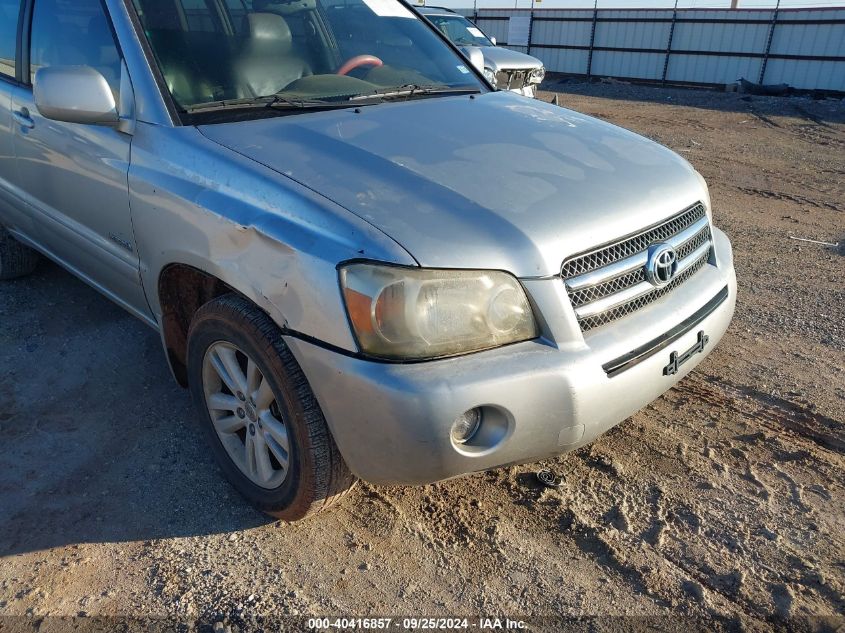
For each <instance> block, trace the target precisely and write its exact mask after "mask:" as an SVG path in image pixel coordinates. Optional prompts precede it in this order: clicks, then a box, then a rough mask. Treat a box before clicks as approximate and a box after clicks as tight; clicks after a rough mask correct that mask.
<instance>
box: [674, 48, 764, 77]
mask: <svg viewBox="0 0 845 633" xmlns="http://www.w3.org/2000/svg"><path fill="white" fill-rule="evenodd" d="M762 63H763V60H762V59H761V58H758V57H722V56H719V57H716V56H713V55H678V54H673V55H672V57H671V58H670V59H669V69H668V72H667V73H666V81H672V82H677V83H699V84H728V83H733V82H734V81H736V80H737V79H740V78H745V79H748V80H749V81H757V77H758V76H759V74H760V66H761V65H762Z"/></svg>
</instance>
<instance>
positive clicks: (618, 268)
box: [566, 215, 709, 290]
mask: <svg viewBox="0 0 845 633" xmlns="http://www.w3.org/2000/svg"><path fill="white" fill-rule="evenodd" d="M708 227H709V222H708V220H707V216H706V215H705V216H704V217H703V218H701V219H700V220H698V221H696V222H695V223H694V224H693V225H692V226H689V227H687V228H686V229H684V230H683V231H681V232H680V233H677V234H676V235H673V236H672V237H670V238H669V239H666V240H663V241H664V242H666V243H667V244H669V245H671V246H672V248H674V249H675V250H678V249H679V248H681V246H683V245H684V244H686V243H687V242H688V241H690V240H691V239H692V238H694V237H696V236H697V235H698V234H699V233H701V232H702V231H703V230H704V229H706V228H708ZM646 248H648V246H646ZM647 258H648V251H647V250H644V251H641V252H639V253H637V254H636V255H631V256H630V257H626V258H625V259H620V260H619V261H616V262H613V263H612V264H610V265H608V266H605V267H603V268H599V269H597V270H592V271H590V272H588V273H584V274H583V275H578V276H577V277H573V278H571V279H567V280H566V287H567V288H570V289H572V290H579V289H581V288H585V287H587V286H595V285H597V284H600V283H602V282H605V281H607V280H608V279H612V278H613V277H618V276H619V275H622V274H624V273H627V272H630V271H632V270H634V269H636V268H640V267H642V266H645V262H646V259H647Z"/></svg>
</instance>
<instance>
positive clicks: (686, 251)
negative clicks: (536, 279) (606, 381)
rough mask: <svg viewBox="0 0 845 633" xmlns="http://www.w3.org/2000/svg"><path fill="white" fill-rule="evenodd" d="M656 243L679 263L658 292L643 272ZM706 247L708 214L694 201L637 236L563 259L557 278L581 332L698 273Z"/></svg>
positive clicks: (643, 303)
mask: <svg viewBox="0 0 845 633" xmlns="http://www.w3.org/2000/svg"><path fill="white" fill-rule="evenodd" d="M658 242H668V243H671V244H672V245H673V246H674V247H675V251H676V253H677V256H678V262H679V272H678V273H677V276H676V277H675V278H674V279H673V280H672V281H671V282H670V283H669V284H668V285H667V286H664V287H662V288H657V287H654V286H652V285H651V284H650V283H649V282H648V281H647V278H646V271H645V262H646V258H647V253H648V248H649V247H650V246H651V245H652V244H655V243H658ZM711 249H712V235H711V233H710V226H709V222H708V221H707V214H706V212H705V209H704V206H703V205H702V204H700V203H699V204H696V205H694V206H692V207H690V208H689V209H686V210H684V211H682V212H681V213H679V214H678V215H676V216H675V217H673V218H670V219H669V220H667V221H666V222H663V223H662V224H659V225H658V226H655V227H652V228H650V229H647V230H645V231H643V232H642V233H638V234H636V235H632V236H630V237H627V238H625V239H623V240H620V241H617V242H614V243H612V244H608V245H605V246H601V247H599V248H597V249H595V250H593V251H590V252H589V253H585V254H583V255H578V256H576V257H573V258H570V259H568V260H566V262H564V264H563V266H562V267H561V277H562V278H563V279H564V281H565V282H566V284H567V294H568V295H569V300H570V301H571V302H572V306H573V308H575V313H576V316H577V317H578V322H579V324H580V326H581V330H582V331H583V332H587V331H589V330H592V329H594V328H597V327H600V326H602V325H605V324H607V323H609V322H611V321H614V320H616V319H619V318H622V317H624V316H627V315H628V314H631V313H632V312H635V311H637V310H639V309H640V308H642V307H644V306H646V305H648V304H649V303H651V302H653V301H655V300H657V299H659V298H660V297H662V296H665V295H666V294H667V293H669V292H671V291H672V290H673V289H674V288H677V287H678V286H679V285H680V284H682V283H684V282H685V281H687V280H688V279H689V278H690V277H692V276H693V275H695V273H697V272H698V271H699V270H701V269H702V267H703V266H704V265H705V264H706V263H707V262H708V260H709V259H710V251H711ZM599 301H600V302H601V303H596V302H599Z"/></svg>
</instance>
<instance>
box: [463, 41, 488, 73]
mask: <svg viewBox="0 0 845 633" xmlns="http://www.w3.org/2000/svg"><path fill="white" fill-rule="evenodd" d="M461 52H462V53H463V54H464V55H466V56H467V57H468V58H469V62H470V63H471V64H472V65H473V66H475V68H476V69H477V70H478V72H482V73H483V72H484V53H482V52H481V49H480V48H478V47H477V46H463V47H461Z"/></svg>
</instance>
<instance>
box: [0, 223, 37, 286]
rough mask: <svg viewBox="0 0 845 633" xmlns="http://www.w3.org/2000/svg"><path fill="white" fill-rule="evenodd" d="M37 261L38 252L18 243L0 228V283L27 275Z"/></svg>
mask: <svg viewBox="0 0 845 633" xmlns="http://www.w3.org/2000/svg"><path fill="white" fill-rule="evenodd" d="M39 259H41V255H39V254H38V252H36V251H34V250H33V249H31V248H30V247H29V246H24V245H23V244H21V243H20V242H18V241H17V240H16V239H15V238H13V237H12V236H11V235H10V234H9V232H8V231H7V230H6V229H4V228H3V227H2V226H0V281H6V280H8V279H17V278H18V277H24V276H26V275H29V274H30V273H32V271H34V270H35V267H36V266H37V265H38V260H39Z"/></svg>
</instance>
